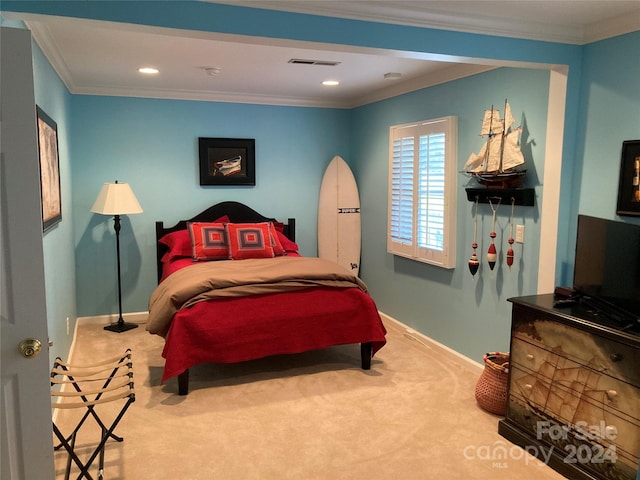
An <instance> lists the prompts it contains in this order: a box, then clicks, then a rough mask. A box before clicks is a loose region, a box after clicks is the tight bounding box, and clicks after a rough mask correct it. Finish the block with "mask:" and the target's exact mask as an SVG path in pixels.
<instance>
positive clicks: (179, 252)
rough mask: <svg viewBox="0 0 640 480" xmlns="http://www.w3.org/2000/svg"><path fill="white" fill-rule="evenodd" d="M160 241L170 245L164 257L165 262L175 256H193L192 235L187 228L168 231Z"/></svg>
mask: <svg viewBox="0 0 640 480" xmlns="http://www.w3.org/2000/svg"><path fill="white" fill-rule="evenodd" d="M158 242H159V243H161V244H163V245H166V246H167V247H169V250H167V253H165V254H164V256H163V257H162V261H163V262H168V261H170V260H172V259H174V258H180V257H190V256H191V237H190V236H189V232H188V231H187V230H177V231H175V232H171V233H167V234H166V235H165V236H163V237H162V238H161V239H160V240H158Z"/></svg>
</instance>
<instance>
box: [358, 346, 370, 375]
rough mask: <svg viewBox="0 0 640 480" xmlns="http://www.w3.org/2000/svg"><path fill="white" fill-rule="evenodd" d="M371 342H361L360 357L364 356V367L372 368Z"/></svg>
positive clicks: (366, 368)
mask: <svg viewBox="0 0 640 480" xmlns="http://www.w3.org/2000/svg"><path fill="white" fill-rule="evenodd" d="M372 347H373V344H372V343H371V342H367V343H361V344H360V357H361V358H362V369H363V370H371V356H372V355H371V352H372V351H373V348H372Z"/></svg>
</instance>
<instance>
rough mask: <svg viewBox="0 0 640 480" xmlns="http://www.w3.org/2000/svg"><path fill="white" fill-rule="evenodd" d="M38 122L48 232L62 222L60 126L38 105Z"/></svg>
mask: <svg viewBox="0 0 640 480" xmlns="http://www.w3.org/2000/svg"><path fill="white" fill-rule="evenodd" d="M36 121H37V130H38V157H39V166H40V197H41V205H42V231H43V232H46V231H47V230H49V229H50V228H52V227H54V226H55V225H57V224H58V223H60V222H61V221H62V194H61V191H60V156H59V153H58V125H57V124H56V122H54V121H53V119H52V118H51V117H50V116H49V115H47V114H46V113H45V112H44V110H42V108H40V107H39V106H37V105H36Z"/></svg>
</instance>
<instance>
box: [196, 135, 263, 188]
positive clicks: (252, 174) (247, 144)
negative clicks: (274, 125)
mask: <svg viewBox="0 0 640 480" xmlns="http://www.w3.org/2000/svg"><path fill="white" fill-rule="evenodd" d="M198 147H199V152H200V185H255V184H256V163H255V162H256V157H255V155H256V141H255V140H254V139H249V138H202V137H201V138H199V139H198Z"/></svg>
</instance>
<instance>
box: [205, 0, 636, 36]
mask: <svg viewBox="0 0 640 480" xmlns="http://www.w3.org/2000/svg"><path fill="white" fill-rule="evenodd" d="M204 1H208V2H213V3H224V4H229V5H236V6H243V7H250V8H261V9H266V10H279V11H287V12H294V13H302V14H309V15H319V16H325V17H337V18H347V19H351V20H363V21H369V22H378V23H390V24H397V25H407V26H414V27H421V28H431V29H436V30H450V31H457V32H465V33H476V34H482V35H493V36H499V37H510V38H522V39H527V40H539V41H545V42H556V43H567V44H573V45H584V44H585V43H590V42H594V41H597V40H603V39H605V38H610V37H613V36H616V35H621V34H624V33H629V32H632V31H635V30H639V29H640V4H639V6H638V15H635V16H634V15H629V14H625V15H620V16H618V17H614V18H610V19H605V20H603V21H602V22H598V23H596V24H591V25H588V26H587V27H585V28H582V27H573V28H569V27H567V26H566V25H554V24H551V23H548V22H535V21H531V20H515V19H508V20H507V19H504V18H494V17H491V16H488V15H484V16H483V15H478V14H477V13H476V12H473V13H463V12H457V13H455V14H453V13H443V12H442V11H437V10H436V9H429V8H425V6H424V4H423V5H421V6H420V8H415V7H413V6H412V5H411V4H410V3H409V2H375V1H330V0H329V1H313V0H310V1H304V2H293V1H287V0H259V1H258V0H204Z"/></svg>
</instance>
